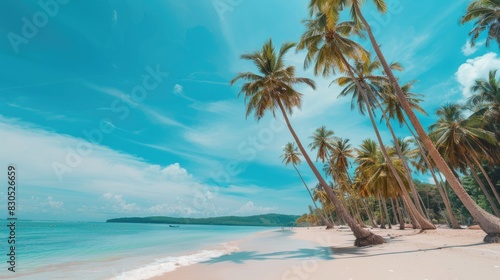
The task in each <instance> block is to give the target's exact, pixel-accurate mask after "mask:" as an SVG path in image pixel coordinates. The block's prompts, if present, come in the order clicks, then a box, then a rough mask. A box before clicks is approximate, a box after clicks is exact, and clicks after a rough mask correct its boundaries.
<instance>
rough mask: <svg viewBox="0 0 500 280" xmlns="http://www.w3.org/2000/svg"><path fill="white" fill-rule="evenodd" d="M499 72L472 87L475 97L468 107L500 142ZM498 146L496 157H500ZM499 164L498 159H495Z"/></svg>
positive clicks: (470, 99) (469, 100) (491, 72)
mask: <svg viewBox="0 0 500 280" xmlns="http://www.w3.org/2000/svg"><path fill="white" fill-rule="evenodd" d="M496 75H497V70H492V71H490V72H489V74H488V79H478V80H476V81H475V82H474V85H473V86H472V87H471V91H472V93H473V95H472V96H471V97H470V98H469V99H468V100H467V105H469V106H470V107H471V109H472V110H473V111H475V113H474V115H479V116H481V118H482V120H483V126H484V127H485V128H487V129H489V130H491V131H493V132H494V133H495V134H496V137H497V141H499V142H500V78H499V79H497V78H496ZM499 147H500V146H499V145H497V146H496V148H497V150H496V152H495V151H494V152H493V154H494V155H499V154H500V151H499V150H498V148H499ZM495 160H496V161H497V162H498V158H496V159H495Z"/></svg>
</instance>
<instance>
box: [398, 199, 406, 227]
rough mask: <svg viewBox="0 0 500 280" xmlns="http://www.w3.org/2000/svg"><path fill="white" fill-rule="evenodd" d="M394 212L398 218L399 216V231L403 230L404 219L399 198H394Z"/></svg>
mask: <svg viewBox="0 0 500 280" xmlns="http://www.w3.org/2000/svg"><path fill="white" fill-rule="evenodd" d="M396 210H397V211H398V216H399V229H401V230H404V229H405V218H404V217H403V210H402V209H401V207H400V206H399V198H398V197H397V198H396Z"/></svg>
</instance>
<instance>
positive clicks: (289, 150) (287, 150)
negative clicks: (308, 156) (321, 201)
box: [281, 143, 333, 229]
mask: <svg viewBox="0 0 500 280" xmlns="http://www.w3.org/2000/svg"><path fill="white" fill-rule="evenodd" d="M300 156H302V154H301V153H300V152H299V151H298V149H297V147H295V143H287V144H286V145H285V146H284V147H283V154H282V155H281V157H282V158H283V161H282V162H283V163H285V165H288V164H290V163H291V164H292V166H293V168H294V169H295V171H297V174H298V175H299V177H300V180H301V181H302V183H303V184H304V187H306V189H307V192H308V193H309V196H310V197H311V200H312V201H313V204H314V207H315V208H316V212H318V213H319V215H320V216H321V218H322V219H323V222H324V223H325V225H326V229H330V228H333V225H332V223H330V221H328V219H327V218H326V217H325V215H324V213H323V212H322V211H321V210H320V209H319V208H318V205H317V204H316V200H314V197H313V195H312V193H311V190H310V189H309V187H308V186H307V184H306V182H305V181H304V178H302V175H301V174H300V172H299V170H298V169H297V165H299V164H300V163H301V160H300Z"/></svg>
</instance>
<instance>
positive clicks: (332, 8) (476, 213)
mask: <svg viewBox="0 0 500 280" xmlns="http://www.w3.org/2000/svg"><path fill="white" fill-rule="evenodd" d="M479 1H480V0H479ZM495 1H496V2H498V0H495ZM373 2H374V3H375V6H376V7H377V10H378V11H379V12H382V13H385V12H386V11H387V5H386V4H385V1H384V0H373ZM363 3H365V1H354V0H311V1H310V4H309V7H310V9H311V13H314V12H316V11H320V12H321V11H324V13H325V14H326V15H328V16H329V17H332V18H335V17H338V13H339V11H341V10H342V9H343V8H344V7H350V8H351V16H352V17H353V19H354V20H355V21H356V22H359V21H361V24H362V26H363V27H364V29H365V30H366V32H367V33H368V38H369V39H370V43H371V45H372V47H373V49H374V50H375V53H376V54H377V57H378V58H379V60H380V62H381V63H382V67H383V68H384V71H385V73H386V75H387V76H388V78H389V82H390V84H391V85H392V87H394V90H395V93H396V97H397V98H398V100H399V102H400V104H401V106H402V108H403V110H404V111H405V113H406V115H407V116H408V119H409V120H410V122H411V124H412V126H413V127H414V128H415V131H416V132H417V134H418V136H419V138H420V140H421V141H422V144H423V146H424V147H425V148H426V149H427V151H428V153H429V156H430V157H431V158H432V160H433V161H434V163H435V164H436V167H437V168H438V169H439V170H440V171H441V172H442V173H443V175H444V176H445V178H446V180H447V181H448V184H449V185H450V187H451V188H452V189H453V191H454V192H455V194H456V195H457V197H458V198H459V199H460V201H462V203H463V204H464V206H465V207H466V208H467V210H468V211H469V213H470V214H471V215H472V217H473V218H474V219H475V220H476V221H477V222H478V223H479V226H480V227H481V228H482V229H483V230H484V231H485V232H486V233H487V236H486V237H485V238H484V241H485V242H497V243H498V242H500V219H499V218H497V217H495V216H493V215H491V214H490V213H488V212H486V211H485V210H484V209H482V208H481V207H479V205H477V204H476V203H475V202H474V200H473V199H472V198H471V197H470V196H469V195H468V194H467V192H466V191H465V189H464V188H463V187H462V185H461V183H460V181H459V180H458V178H457V177H456V176H455V174H454V173H453V171H452V169H451V168H450V167H449V166H448V164H447V163H446V161H445V160H444V159H443V157H442V156H441V155H440V153H439V151H438V150H437V149H436V147H435V146H434V145H433V143H432V140H431V139H430V137H429V136H428V135H427V133H426V132H425V130H424V128H423V126H422V124H421V123H420V121H419V120H418V118H417V116H416V115H415V112H413V110H412V108H411V106H410V104H409V102H408V100H407V99H406V97H405V95H404V92H403V90H402V89H401V86H400V85H399V82H398V80H397V79H396V77H395V75H394V73H393V72H392V70H391V68H390V66H389V63H387V60H386V59H385V56H384V54H383V53H382V50H381V49H380V46H379V44H378V42H377V40H376V39H375V36H374V35H373V32H372V30H371V27H370V24H369V23H368V21H367V20H366V19H365V18H364V16H363V14H362V13H361V5H362V4H363Z"/></svg>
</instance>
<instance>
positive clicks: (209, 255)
mask: <svg viewBox="0 0 500 280" xmlns="http://www.w3.org/2000/svg"><path fill="white" fill-rule="evenodd" d="M236 251H238V247H237V246H235V245H233V244H229V243H225V244H224V249H220V250H203V251H199V252H197V253H194V254H191V255H185V256H178V257H167V258H163V259H157V260H156V261H155V262H154V263H151V264H148V265H145V266H142V267H139V268H136V269H133V270H129V271H125V272H122V273H120V274H119V275H116V276H114V277H113V278H111V280H146V279H150V278H153V277H157V276H160V275H163V274H165V273H167V272H171V271H174V270H175V269H176V268H178V267H181V266H189V265H192V264H197V263H201V262H205V261H209V260H211V259H213V258H218V257H221V256H224V255H228V254H231V253H233V252H236Z"/></svg>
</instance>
